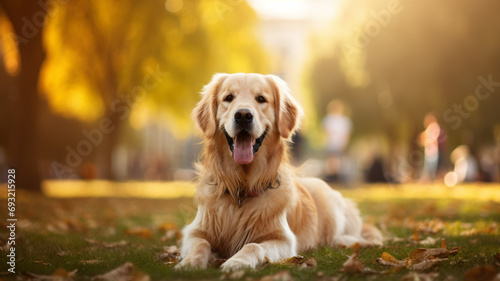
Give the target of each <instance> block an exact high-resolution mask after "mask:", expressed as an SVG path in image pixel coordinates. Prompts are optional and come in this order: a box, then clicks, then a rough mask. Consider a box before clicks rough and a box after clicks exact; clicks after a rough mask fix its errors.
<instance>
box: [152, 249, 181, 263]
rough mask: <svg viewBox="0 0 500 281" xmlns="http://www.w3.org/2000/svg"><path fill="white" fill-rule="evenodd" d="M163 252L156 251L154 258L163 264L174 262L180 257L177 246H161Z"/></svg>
mask: <svg viewBox="0 0 500 281" xmlns="http://www.w3.org/2000/svg"><path fill="white" fill-rule="evenodd" d="M163 251H164V253H157V254H156V260H160V261H162V262H163V263H165V264H172V265H173V264H176V263H178V262H179V261H180V259H181V253H180V252H179V249H178V248H177V246H166V247H163Z"/></svg>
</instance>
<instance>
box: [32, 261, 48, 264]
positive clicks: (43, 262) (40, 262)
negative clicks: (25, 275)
mask: <svg viewBox="0 0 500 281" xmlns="http://www.w3.org/2000/svg"><path fill="white" fill-rule="evenodd" d="M34 262H35V263H39V264H41V265H50V263H48V262H45V261H34Z"/></svg>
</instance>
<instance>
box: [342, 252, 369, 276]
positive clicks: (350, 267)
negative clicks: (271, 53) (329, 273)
mask: <svg viewBox="0 0 500 281" xmlns="http://www.w3.org/2000/svg"><path fill="white" fill-rule="evenodd" d="M364 268H365V265H364V264H363V263H362V262H361V261H360V260H359V259H358V253H357V252H354V253H353V254H352V255H351V256H350V257H349V259H348V260H347V261H346V262H344V264H342V268H341V269H340V271H341V272H353V273H360V272H363V270H364Z"/></svg>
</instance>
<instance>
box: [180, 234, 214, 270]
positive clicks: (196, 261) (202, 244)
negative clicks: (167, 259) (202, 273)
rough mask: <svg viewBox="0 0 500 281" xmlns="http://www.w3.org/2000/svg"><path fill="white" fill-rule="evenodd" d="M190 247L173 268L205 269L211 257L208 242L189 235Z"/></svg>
mask: <svg viewBox="0 0 500 281" xmlns="http://www.w3.org/2000/svg"><path fill="white" fill-rule="evenodd" d="M190 244H191V249H190V251H189V253H188V254H187V256H186V257H184V258H183V259H182V261H181V262H180V263H179V264H177V265H176V266H175V269H177V270H180V269H205V268H207V266H208V263H209V261H210V259H211V258H212V250H211V247H210V243H208V241H207V240H205V239H202V238H196V237H191V241H190Z"/></svg>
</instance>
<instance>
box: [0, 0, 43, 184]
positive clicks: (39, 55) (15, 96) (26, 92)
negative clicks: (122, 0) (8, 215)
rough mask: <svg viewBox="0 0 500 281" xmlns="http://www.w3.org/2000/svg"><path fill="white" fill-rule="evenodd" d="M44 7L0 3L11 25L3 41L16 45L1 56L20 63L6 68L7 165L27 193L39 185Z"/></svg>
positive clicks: (29, 3)
mask: <svg viewBox="0 0 500 281" xmlns="http://www.w3.org/2000/svg"><path fill="white" fill-rule="evenodd" d="M44 5H45V2H44V1H40V2H38V3H37V2H35V1H29V0H20V1H10V0H0V7H1V8H2V9H3V10H4V12H5V14H6V15H7V17H8V19H9V21H10V24H11V26H12V30H10V31H9V34H4V36H5V37H4V40H9V44H15V48H16V49H15V50H7V51H8V52H6V53H5V54H4V56H5V57H6V58H7V59H9V60H10V62H12V61H17V60H18V61H19V65H18V66H17V67H16V66H15V65H14V66H13V65H10V66H11V67H13V68H11V69H9V70H10V71H9V74H10V75H12V76H14V77H13V80H14V81H13V84H14V86H13V87H12V88H10V89H9V90H8V91H9V92H8V94H9V96H10V97H11V98H10V99H8V101H9V103H10V104H9V108H10V113H11V115H10V116H9V118H12V119H11V120H12V121H11V122H10V124H8V128H9V132H10V139H9V140H8V145H9V150H8V151H7V154H8V155H7V156H8V159H9V161H8V165H9V167H13V168H16V175H17V177H16V185H17V186H18V187H20V188H23V189H30V190H40V182H41V173H40V167H39V163H40V162H39V135H38V132H37V128H38V126H37V125H38V124H37V116H38V109H39V102H40V97H39V94H38V87H37V85H38V78H39V74H40V68H41V65H42V62H43V60H44V58H45V53H44V50H43V47H42V31H43V28H44V22H45V17H46V15H47V13H46V9H44V8H46V6H44ZM10 47H12V46H10ZM4 51H6V50H5V48H4ZM14 64H15V62H14ZM9 82H10V81H9Z"/></svg>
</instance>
